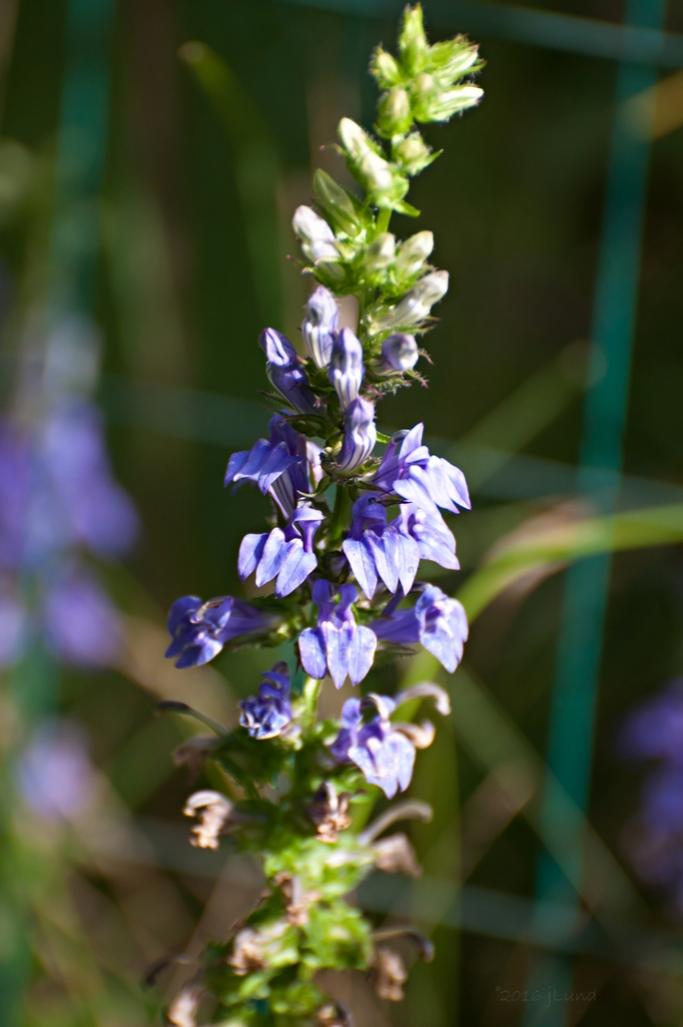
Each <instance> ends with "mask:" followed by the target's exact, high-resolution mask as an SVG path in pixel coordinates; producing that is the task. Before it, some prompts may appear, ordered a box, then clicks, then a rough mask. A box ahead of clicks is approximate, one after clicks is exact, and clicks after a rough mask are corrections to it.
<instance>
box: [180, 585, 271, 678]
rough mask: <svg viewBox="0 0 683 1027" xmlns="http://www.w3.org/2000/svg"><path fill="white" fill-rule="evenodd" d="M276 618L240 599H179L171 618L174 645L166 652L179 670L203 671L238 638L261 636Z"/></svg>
mask: <svg viewBox="0 0 683 1027" xmlns="http://www.w3.org/2000/svg"><path fill="white" fill-rule="evenodd" d="M274 624H275V617H274V616H273V615H272V614H267V613H265V612H264V611H263V610H259V609H257V607H255V606H252V605H251V604H249V603H245V602H244V601H243V600H241V599H234V598H233V597H232V596H219V597H218V598H216V599H208V600H207V601H206V602H205V603H204V602H202V600H201V599H199V598H198V597H197V596H183V597H182V598H181V599H176V601H175V602H174V604H173V606H172V607H171V609H170V611H169V615H168V630H169V633H170V635H171V638H172V642H171V644H170V645H169V647H168V649H167V650H166V656H167V657H168V658H169V659H175V661H176V667H200V666H201V665H202V664H204V663H208V662H209V661H210V660H213V658H214V657H215V656H217V655H218V654H219V652H220V651H221V650H222V648H223V646H224V645H226V643H228V642H230V641H232V640H233V639H235V638H243V637H245V636H255V635H262V634H265V633H266V632H267V631H269V630H270V629H271V628H272V627H273V625H274Z"/></svg>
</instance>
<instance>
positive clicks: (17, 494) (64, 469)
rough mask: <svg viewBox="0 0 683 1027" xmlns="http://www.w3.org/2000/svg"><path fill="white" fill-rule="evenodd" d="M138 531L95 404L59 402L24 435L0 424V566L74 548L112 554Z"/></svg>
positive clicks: (21, 564)
mask: <svg viewBox="0 0 683 1027" xmlns="http://www.w3.org/2000/svg"><path fill="white" fill-rule="evenodd" d="M137 530H138V520H137V516H136V514H135V511H134V509H133V506H132V504H131V502H130V499H129V498H128V496H127V495H126V493H125V492H124V491H123V489H121V488H120V486H119V485H118V484H117V483H116V482H115V481H114V479H113V477H112V472H111V466H110V464H109V459H108V457H107V453H106V449H105V443H104V432H103V426H102V420H101V417H100V415H99V412H98V411H97V410H96V409H95V408H94V407H93V406H91V405H90V404H88V403H85V402H84V401H82V400H79V401H78V402H75V401H70V402H68V403H62V404H61V405H60V406H59V407H57V408H56V409H54V410H53V411H52V412H51V413H50V414H49V416H48V417H47V418H46V420H45V421H44V422H42V423H38V424H36V425H34V426H33V427H32V428H27V429H26V430H25V431H20V430H19V429H18V428H17V427H16V426H14V425H12V424H11V423H10V422H8V421H5V422H4V423H2V424H0V566H2V567H5V568H13V569H17V568H20V567H21V568H23V569H27V568H30V567H33V566H35V565H37V564H39V563H41V562H42V561H43V560H44V559H45V558H46V557H48V556H52V555H53V554H54V553H55V552H59V551H60V550H63V549H65V548H69V547H73V546H83V547H84V548H86V549H89V550H90V551H92V552H94V553H96V554H98V555H100V556H117V555H120V554H121V553H123V552H125V550H126V549H128V548H129V547H130V545H131V544H132V542H133V541H134V539H135V536H136V534H137Z"/></svg>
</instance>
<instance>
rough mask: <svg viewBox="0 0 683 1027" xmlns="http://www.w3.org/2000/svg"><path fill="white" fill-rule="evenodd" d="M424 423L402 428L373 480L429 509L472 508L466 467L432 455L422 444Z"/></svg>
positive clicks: (387, 489)
mask: <svg viewBox="0 0 683 1027" xmlns="http://www.w3.org/2000/svg"><path fill="white" fill-rule="evenodd" d="M423 430H424V428H423V425H422V424H416V425H415V427H414V428H411V430H410V431H408V432H405V431H403V432H398V433H397V434H396V435H394V437H393V439H392V440H391V442H390V443H389V445H388V446H387V448H386V451H385V453H384V456H383V458H382V462H381V464H380V466H379V469H378V471H377V473H376V474H375V476H374V478H373V482H374V483H375V485H377V487H378V488H380V489H381V490H382V491H383V492H388V493H391V492H393V493H395V494H396V495H398V496H400V497H401V498H402V499H407V500H408V501H409V502H410V503H414V504H415V506H419V507H421V508H422V509H423V510H426V511H428V512H435V511H436V508H437V507H439V506H440V507H442V508H443V509H444V510H450V511H451V513H459V510H458V507H463V508H464V509H466V510H469V509H470V497H469V494H468V491H467V483H466V482H465V476H464V474H463V473H462V471H461V470H460V469H459V468H457V467H454V466H453V464H451V463H449V462H448V460H444V459H443V457H437V456H432V455H431V454H430V452H429V450H428V448H427V447H426V446H424V445H423V444H422V433H423Z"/></svg>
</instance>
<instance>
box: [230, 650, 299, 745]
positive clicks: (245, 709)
mask: <svg viewBox="0 0 683 1027" xmlns="http://www.w3.org/2000/svg"><path fill="white" fill-rule="evenodd" d="M289 693H290V682H289V671H288V669H287V664H286V663H276V664H275V666H274V667H273V668H272V669H271V670H269V671H267V672H266V673H265V674H264V675H263V684H262V685H261V686H260V688H259V690H258V695H257V696H256V697H255V698H251V699H243V700H242V702H241V703H240V706H241V708H242V714H241V716H240V724H241V725H242V727H244V728H246V729H247V731H248V732H249V734H250V735H251V737H252V738H258V739H259V740H262V739H264V738H276V737H277V736H278V735H281V734H282V732H283V731H284V729H285V728H286V727H287V726H288V724H290V723H291V720H292V707H291V704H290V701H289Z"/></svg>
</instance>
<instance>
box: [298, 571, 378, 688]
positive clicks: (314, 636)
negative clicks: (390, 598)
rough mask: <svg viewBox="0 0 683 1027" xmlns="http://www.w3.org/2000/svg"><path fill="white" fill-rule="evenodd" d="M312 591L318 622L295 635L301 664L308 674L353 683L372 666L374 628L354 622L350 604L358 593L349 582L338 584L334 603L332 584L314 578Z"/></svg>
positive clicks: (358, 680)
mask: <svg viewBox="0 0 683 1027" xmlns="http://www.w3.org/2000/svg"><path fill="white" fill-rule="evenodd" d="M312 594H313V601H314V603H315V604H316V606H317V607H318V623H317V626H316V627H315V628H305V629H304V631H302V632H301V634H300V635H299V656H300V657H301V663H302V665H303V668H304V670H305V671H306V673H307V674H309V675H310V677H312V678H324V677H325V675H326V674H329V675H330V677H331V678H332V680H333V681H334V683H335V685H336V687H337V688H341V686H342V685H343V684H344V682H345V680H346V678H347V677H348V678H350V680H351V682H352V683H353V684H354V685H357V684H358V683H359V682H360V681H362V680H363V678H364V677H365V675H366V674H367V673H368V671H369V670H370V668H371V667H372V661H373V659H374V655H375V649H376V648H377V638H376V636H375V634H374V632H373V631H371V630H370V628H366V627H363V626H362V625H358V624H356V618H355V616H354V612H353V606H352V604H353V603H354V601H355V599H356V597H357V595H358V593H357V591H356V589H355V588H354V586H353V585H341V586H340V587H339V602H338V603H336V604H335V603H334V602H333V599H332V597H333V595H334V589H333V586H332V585H330V583H329V582H328V581H323V580H322V579H318V580H317V581H314V582H313V587H312Z"/></svg>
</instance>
